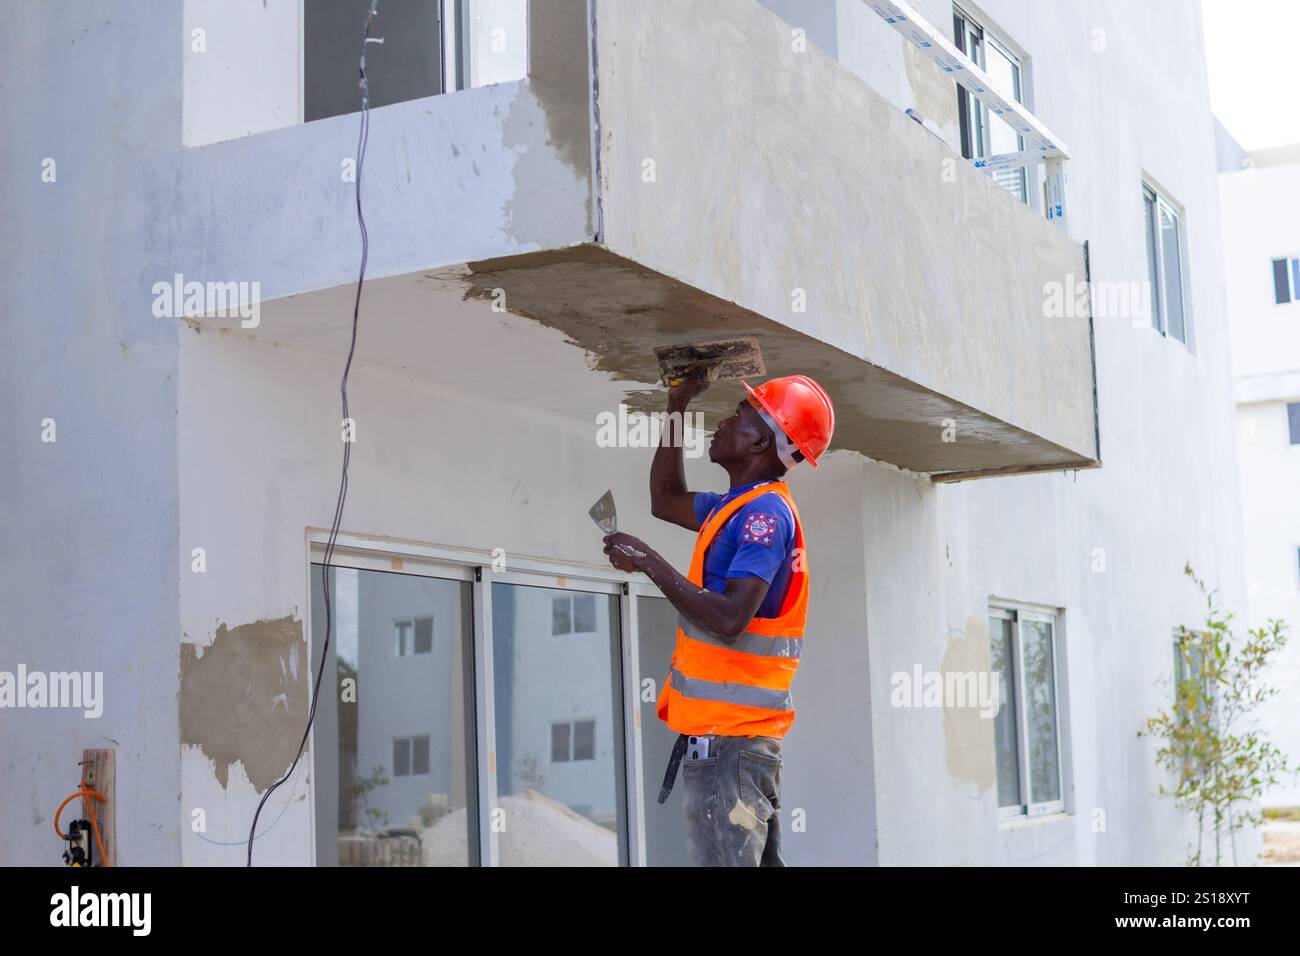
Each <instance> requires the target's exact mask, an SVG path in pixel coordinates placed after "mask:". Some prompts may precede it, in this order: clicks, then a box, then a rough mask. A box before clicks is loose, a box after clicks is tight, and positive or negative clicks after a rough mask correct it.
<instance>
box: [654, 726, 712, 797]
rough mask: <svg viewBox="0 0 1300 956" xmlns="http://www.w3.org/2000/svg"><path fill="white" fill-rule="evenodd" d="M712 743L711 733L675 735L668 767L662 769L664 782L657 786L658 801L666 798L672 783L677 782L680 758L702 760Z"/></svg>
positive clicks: (670, 791)
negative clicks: (675, 739) (675, 738)
mask: <svg viewBox="0 0 1300 956" xmlns="http://www.w3.org/2000/svg"><path fill="white" fill-rule="evenodd" d="M712 743H713V737H712V736H711V735H703V736H696V735H695V734H678V735H677V742H676V743H674V744H673V752H672V753H671V754H670V755H669V757H668V769H667V770H665V771H664V784H663V786H662V787H660V788H659V802H660V803H663V802H664V801H665V800H667V799H668V794H670V793H672V790H673V784H674V783H676V782H677V768H678V766H680V765H681V762H682V758H683V757H686V759H688V760H703V759H705V758H706V757H708V755H709V747H710V745H711V744H712Z"/></svg>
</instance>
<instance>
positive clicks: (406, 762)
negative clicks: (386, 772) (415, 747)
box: [393, 737, 411, 777]
mask: <svg viewBox="0 0 1300 956" xmlns="http://www.w3.org/2000/svg"><path fill="white" fill-rule="evenodd" d="M410 775H411V738H410V737H398V738H396V739H395V740H394V741H393V776H394V777H409V776H410Z"/></svg>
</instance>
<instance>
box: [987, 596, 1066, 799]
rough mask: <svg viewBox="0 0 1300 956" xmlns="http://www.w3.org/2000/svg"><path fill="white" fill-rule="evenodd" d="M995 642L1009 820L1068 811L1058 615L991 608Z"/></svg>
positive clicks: (1001, 783) (1001, 795) (998, 734)
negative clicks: (1063, 773)
mask: <svg viewBox="0 0 1300 956" xmlns="http://www.w3.org/2000/svg"><path fill="white" fill-rule="evenodd" d="M989 641H990V644H991V652H992V667H993V673H994V674H995V675H996V676H997V678H998V700H999V701H1000V706H999V708H998V714H997V717H996V718H995V721H994V731H993V733H994V738H995V740H996V744H997V771H998V807H999V808H1000V811H1001V815H1002V816H1004V817H1016V816H1039V815H1041V814H1044V813H1060V812H1062V811H1063V810H1064V809H1065V802H1064V800H1063V798H1062V795H1061V793H1062V785H1061V748H1060V739H1061V734H1060V727H1059V723H1060V721H1059V717H1058V704H1057V701H1058V699H1059V693H1058V684H1057V670H1058V669H1057V664H1056V658H1057V649H1056V615H1055V613H1054V612H1052V611H1050V610H1045V609H1030V608H1012V607H990V608H989Z"/></svg>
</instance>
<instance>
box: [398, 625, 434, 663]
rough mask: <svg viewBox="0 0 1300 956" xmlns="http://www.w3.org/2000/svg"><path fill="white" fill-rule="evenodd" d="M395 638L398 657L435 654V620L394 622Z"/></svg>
mask: <svg viewBox="0 0 1300 956" xmlns="http://www.w3.org/2000/svg"><path fill="white" fill-rule="evenodd" d="M393 637H394V641H395V644H396V648H395V650H396V652H397V656H398V657H409V656H411V655H412V654H430V653H432V652H433V618H432V617H416V618H406V619H405V620H400V621H394V622H393Z"/></svg>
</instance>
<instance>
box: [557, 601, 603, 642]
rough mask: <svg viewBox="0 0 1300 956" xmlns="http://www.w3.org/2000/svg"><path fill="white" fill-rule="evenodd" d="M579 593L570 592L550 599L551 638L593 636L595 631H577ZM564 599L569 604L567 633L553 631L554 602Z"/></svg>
mask: <svg viewBox="0 0 1300 956" xmlns="http://www.w3.org/2000/svg"><path fill="white" fill-rule="evenodd" d="M582 596H583V595H582V593H581V592H570V593H569V594H566V595H558V594H557V595H555V596H553V597H552V598H551V637H577V636H581V635H583V634H595V633H597V632H596V631H595V630H586V631H580V630H578V614H577V607H578V598H579V597H582ZM561 597H565V598H567V599H568V602H569V629H568V630H567V631H557V630H556V629H555V602H556V601H559V600H561Z"/></svg>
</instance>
